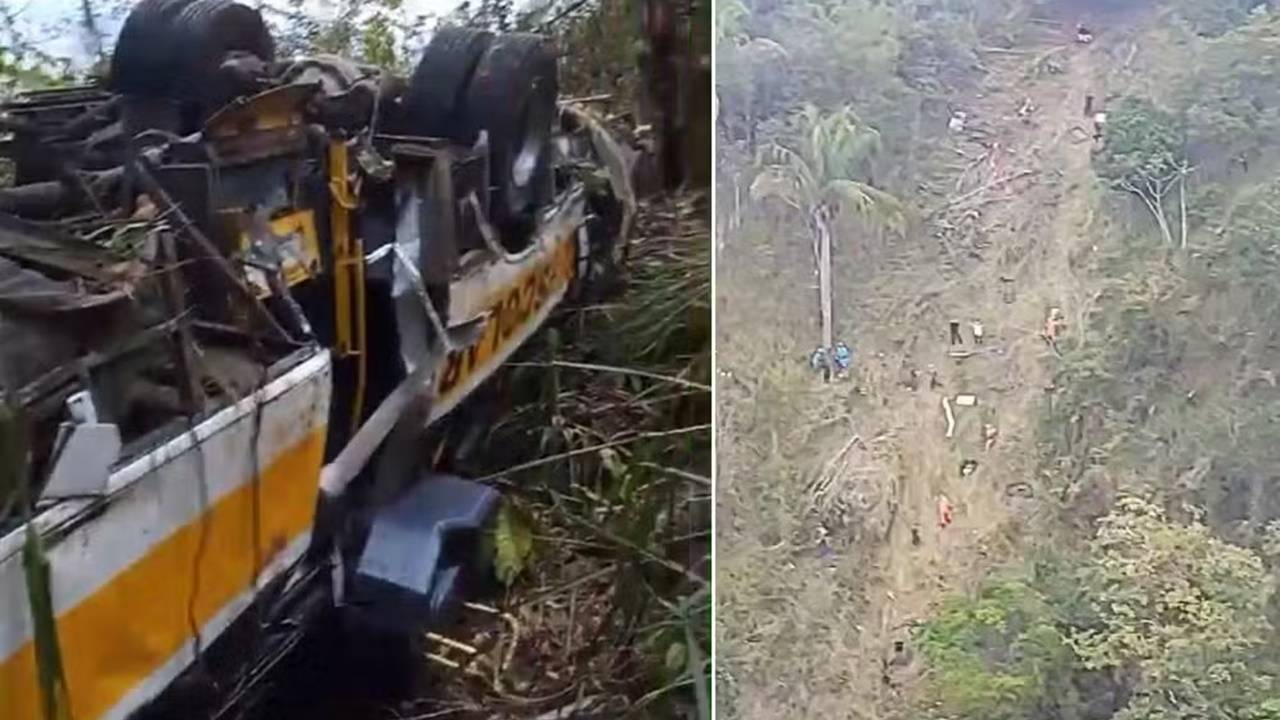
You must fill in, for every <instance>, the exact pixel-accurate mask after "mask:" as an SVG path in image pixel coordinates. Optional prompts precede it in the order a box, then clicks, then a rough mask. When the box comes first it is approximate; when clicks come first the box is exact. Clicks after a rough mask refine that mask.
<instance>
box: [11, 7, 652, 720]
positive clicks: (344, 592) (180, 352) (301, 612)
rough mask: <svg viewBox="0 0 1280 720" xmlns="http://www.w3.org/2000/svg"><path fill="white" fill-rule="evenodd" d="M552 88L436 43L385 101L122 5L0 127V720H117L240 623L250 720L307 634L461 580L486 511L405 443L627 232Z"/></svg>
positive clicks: (470, 571) (508, 43) (531, 61)
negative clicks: (3, 176) (247, 648)
mask: <svg viewBox="0 0 1280 720" xmlns="http://www.w3.org/2000/svg"><path fill="white" fill-rule="evenodd" d="M556 63H557V59H556V56H555V54H554V53H553V51H552V50H551V49H550V48H549V47H548V45H547V43H546V42H545V41H544V40H543V39H542V38H540V37H538V36H534V35H525V34H509V35H501V34H498V35H495V34H492V33H488V32H483V31H474V30H464V29H442V30H439V31H438V32H437V33H436V34H435V35H434V36H433V38H432V40H431V41H430V43H429V44H428V45H427V47H426V49H425V51H424V53H423V56H422V58H421V60H420V62H419V63H418V64H417V66H416V69H415V71H414V72H413V74H412V76H411V77H408V78H402V77H395V76H392V75H389V74H387V73H386V72H384V71H382V70H380V69H378V68H373V67H365V66H361V65H359V64H356V63H352V62H350V61H347V60H344V59H342V58H336V57H302V58H289V59H278V58H276V57H275V54H274V50H273V43H272V38H271V36H270V33H269V32H268V30H267V27H266V25H265V24H264V23H263V21H262V18H261V17H260V16H259V14H258V12H257V11H256V10H253V9H252V8H250V7H248V6H245V5H241V4H238V3H235V2H231V1H230V0H143V2H141V3H140V4H138V5H137V6H136V7H135V9H134V10H133V11H132V13H131V14H130V15H129V17H128V18H127V20H126V22H125V24H124V26H123V29H122V31H121V33H120V37H119V41H118V43H117V45H116V48H115V50H114V55H113V57H112V62H111V68H110V73H109V76H108V77H107V78H106V79H105V81H104V82H102V83H101V84H96V85H92V86H85V87H75V88H62V89H54V90H47V91H39V92H31V93H27V94H25V95H22V96H20V97H18V98H17V99H16V100H14V101H12V102H10V103H8V104H7V105H6V106H5V107H4V108H3V113H4V114H3V120H2V122H3V128H4V130H5V131H6V132H7V134H8V136H9V137H8V140H7V142H6V143H5V145H4V152H5V154H6V155H7V156H8V157H9V158H10V159H11V162H12V166H13V169H14V174H15V182H14V184H13V185H12V186H11V187H8V188H5V189H3V190H0V333H2V336H3V341H2V342H0V399H2V401H3V402H2V403H0V448H3V449H0V476H2V477H3V480H0V717H3V718H15V719H17V718H22V719H24V720H25V719H27V718H32V719H34V718H41V717H74V718H76V719H77V720H90V719H93V718H126V717H136V716H138V713H139V712H143V713H145V712H146V711H147V709H148V708H151V707H155V704H154V703H155V701H157V699H158V698H159V699H161V700H163V698H162V696H163V695H165V694H166V690H167V689H171V688H172V687H174V686H175V681H177V680H179V679H181V678H183V677H184V676H185V675H187V674H189V673H191V671H192V670H191V669H192V666H193V663H195V661H196V660H197V659H198V658H204V657H207V656H208V657H214V656H216V655H217V653H218V652H219V646H220V645H226V644H228V643H231V644H234V634H235V632H237V630H236V629H237V628H238V627H240V626H242V625H244V624H246V623H249V624H252V625H253V627H254V632H255V633H256V636H257V637H259V639H260V640H261V641H260V642H256V643H255V644H254V645H253V648H252V651H251V652H248V653H247V654H246V653H243V652H241V653H238V654H237V657H236V658H235V660H234V661H225V662H220V663H214V664H218V665H219V667H220V670H221V671H222V672H223V673H224V674H225V677H224V678H222V679H221V680H220V681H219V686H220V687H223V688H227V687H234V688H236V689H237V691H243V689H244V688H245V687H247V686H249V685H251V684H252V683H253V682H254V681H255V679H256V678H257V677H259V676H260V675H262V674H263V673H264V672H265V671H266V670H267V669H269V668H270V667H271V665H272V663H273V662H274V660H275V659H276V658H278V657H279V656H280V655H281V654H282V653H284V652H287V650H288V648H289V647H291V644H292V643H294V642H296V639H297V635H298V633H299V632H301V631H302V630H303V629H305V627H306V626H307V623H308V622H310V621H311V618H313V617H315V616H316V613H317V612H319V611H320V610H322V609H325V608H333V607H335V606H340V607H344V608H350V609H351V610H352V612H354V613H356V614H358V615H359V616H360V617H361V618H363V620H364V621H367V623H368V626H369V627H377V628H379V630H380V631H385V632H404V633H410V632H413V631H416V630H419V629H421V628H424V627H428V626H431V625H433V624H436V623H440V622H443V621H444V620H445V619H446V618H447V617H448V616H449V614H450V613H451V612H452V610H453V609H454V608H456V607H457V605H458V603H459V602H460V599H461V598H462V597H464V595H465V594H466V592H467V589H468V587H469V586H471V585H472V584H473V583H475V582H478V576H480V575H483V574H484V573H486V572H487V571H488V568H487V566H486V565H485V561H484V558H483V557H477V552H476V551H477V548H478V547H479V546H480V543H478V542H477V541H476V539H477V536H478V534H479V533H480V532H481V530H482V529H483V528H484V527H485V524H486V523H487V522H488V521H489V518H490V517H491V515H492V513H493V511H494V508H495V501H496V499H497V496H496V493H495V491H494V490H493V489H492V488H490V487H488V486H486V485H483V484H480V483H476V482H472V481H469V480H466V479H464V478H459V477H455V476H449V475H441V474H435V473H433V471H432V468H433V467H434V465H433V462H432V458H431V457H429V456H428V453H427V452H426V450H425V448H424V439H425V438H426V437H427V433H429V432H432V430H433V428H439V427H440V426H441V425H443V424H447V423H448V422H449V421H450V412H451V411H452V410H454V409H455V408H456V407H457V406H458V405H459V403H460V402H462V401H463V400H464V399H466V398H467V397H468V396H469V395H470V394H472V393H473V391H475V389H476V388H477V387H478V386H479V385H480V384H481V383H482V382H483V381H484V380H485V379H486V378H487V377H489V376H491V375H492V374H493V373H494V372H495V370H496V369H497V368H498V367H499V366H500V365H501V364H502V363H503V362H504V361H505V360H506V359H507V358H508V357H509V356H510V355H511V354H512V353H513V352H514V351H515V349H516V348H517V347H518V346H519V345H520V344H521V343H522V342H523V341H525V340H526V339H527V338H529V337H530V336H531V335H532V334H533V333H534V332H535V331H537V329H538V328H539V327H540V326H542V325H543V324H544V323H545V322H546V321H547V319H548V317H549V316H550V314H551V312H552V310H553V309H554V308H555V307H556V306H557V305H559V304H561V303H563V302H565V301H567V300H572V299H574V298H577V297H582V296H583V295H585V294H590V293H594V292H596V291H597V289H598V288H600V287H603V286H605V285H612V284H613V282H614V279H616V277H617V273H618V271H619V269H620V265H621V263H622V262H623V256H624V254H625V238H626V235H627V232H628V228H629V226H630V224H631V218H632V215H633V213H634V210H635V201H634V197H633V194H632V192H631V189H630V176H629V162H630V160H629V158H630V151H629V149H627V148H623V147H620V146H619V145H618V143H617V142H616V141H615V140H614V139H613V138H611V137H610V135H609V134H608V133H607V131H606V130H605V129H604V127H603V125H602V123H601V122H600V121H599V120H598V119H597V118H596V117H595V116H593V115H592V114H591V113H590V112H588V111H586V110H585V109H582V108H580V107H577V106H574V105H566V104H563V103H560V102H559V101H558V97H557V92H558V88H557V79H556ZM201 664H202V665H203V664H205V663H204V662H203V661H202V663H201ZM170 692H171V690H170ZM229 701H230V700H228V699H227V698H226V697H220V698H217V699H215V700H212V701H211V704H210V705H208V706H207V707H206V708H205V709H204V710H202V711H201V713H202V714H203V713H205V712H206V711H208V712H209V714H212V715H216V714H217V713H216V710H217V708H218V707H219V703H225V702H229ZM210 708H211V709H210ZM184 716H186V717H192V716H195V715H184Z"/></svg>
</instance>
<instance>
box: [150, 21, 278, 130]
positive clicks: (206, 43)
mask: <svg viewBox="0 0 1280 720" xmlns="http://www.w3.org/2000/svg"><path fill="white" fill-rule="evenodd" d="M172 32H173V34H174V37H175V40H176V42H177V43H178V47H177V50H178V52H177V54H176V56H175V58H174V59H175V61H176V67H177V70H178V77H179V78H180V80H181V82H180V84H179V86H178V87H177V88H176V90H177V94H178V96H179V97H181V98H182V99H184V100H191V101H195V102H204V101H206V100H207V99H209V98H210V94H211V93H212V94H213V95H214V96H213V98H212V99H213V104H215V105H219V106H220V105H221V104H222V103H223V102H225V101H227V100H230V98H226V97H218V94H219V93H224V92H225V91H226V89H225V88H220V87H218V85H219V83H217V82H216V77H217V70H218V66H219V65H221V64H222V61H223V59H224V58H225V57H226V56H227V54H228V53H231V52H236V51H239V52H244V53H248V54H250V55H253V56H255V57H257V58H258V59H260V60H262V61H263V62H271V61H272V60H274V59H275V42H274V41H273V40H272V39H271V31H270V30H269V29H267V24H266V23H265V22H264V21H263V19H262V15H261V14H260V13H259V12H258V11H257V10H255V9H253V8H251V7H249V6H248V5H242V4H240V3H238V2H234V1H233V0H195V2H193V3H191V4H190V5H188V6H187V7H185V8H183V10H182V12H181V13H179V14H178V15H177V17H175V18H174V20H173V25H172Z"/></svg>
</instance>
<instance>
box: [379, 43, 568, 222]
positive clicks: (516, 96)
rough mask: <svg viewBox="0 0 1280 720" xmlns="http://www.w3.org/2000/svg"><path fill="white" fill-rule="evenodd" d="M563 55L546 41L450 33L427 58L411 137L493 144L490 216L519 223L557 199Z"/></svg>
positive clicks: (409, 107) (408, 104) (416, 77)
mask: <svg viewBox="0 0 1280 720" xmlns="http://www.w3.org/2000/svg"><path fill="white" fill-rule="evenodd" d="M558 92H559V86H558V82H557V75H556V56H555V53H554V51H553V50H552V49H551V47H550V45H549V44H548V43H547V41H546V39H545V38H543V37H542V36H539V35H531V34H524V33H511V34H506V35H496V36H495V35H494V34H493V33H490V32H487V31H484V30H471V29H466V28H443V29H441V30H439V31H438V32H437V33H436V35H435V37H433V38H432V40H431V43H430V44H428V46H427V49H426V51H425V52H423V55H422V59H421V60H420V61H419V63H418V66H417V68H416V69H415V71H414V74H413V78H412V81H411V83H410V87H409V92H408V95H407V96H406V98H405V102H404V118H403V119H404V130H405V131H406V132H407V133H410V134H414V135H426V136H431V137H440V138H445V139H448V140H451V141H454V142H457V143H461V144H467V145H469V144H472V143H474V142H475V141H476V139H477V138H478V137H479V134H480V131H481V130H484V131H485V132H486V134H487V136H488V143H489V187H490V193H491V194H490V208H489V211H490V214H491V215H492V216H493V219H494V220H495V221H496V222H498V224H499V225H510V224H513V223H518V222H520V221H522V220H523V219H527V218H528V216H529V215H530V214H531V213H532V212H533V211H534V210H535V209H536V208H537V207H538V206H539V205H541V204H542V203H544V202H546V201H547V200H548V199H549V196H550V191H551V134H552V127H553V126H554V124H555V122H556V117H557V111H556V99H557V94H558Z"/></svg>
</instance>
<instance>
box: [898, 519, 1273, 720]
mask: <svg viewBox="0 0 1280 720" xmlns="http://www.w3.org/2000/svg"><path fill="white" fill-rule="evenodd" d="M1272 591H1273V582H1272V580H1271V578H1270V577H1269V575H1268V573H1267V571H1266V570H1265V568H1264V567H1263V562H1262V560H1261V559H1260V558H1259V557H1258V556H1256V555H1254V554H1253V553H1251V552H1249V551H1248V550H1245V549H1242V548H1238V547H1233V546H1230V545H1227V544H1226V543H1224V542H1222V541H1221V540H1219V539H1217V538H1215V537H1214V536H1213V534H1212V532H1211V531H1210V530H1209V528H1207V527H1206V526H1204V525H1201V524H1198V523H1189V524H1178V523H1174V522H1171V521H1169V520H1168V519H1167V518H1166V517H1165V516H1164V513H1163V512H1161V511H1160V510H1159V508H1157V507H1156V506H1154V505H1151V504H1150V503H1148V502H1145V501H1142V500H1139V499H1136V498H1133V497H1128V498H1122V499H1121V500H1120V501H1119V502H1118V503H1117V505H1116V508H1115V510H1113V511H1112V513H1111V514H1109V515H1107V516H1106V517H1105V518H1103V519H1102V521H1101V522H1100V524H1099V530H1098V534H1097V537H1096V538H1095V539H1094V540H1093V541H1092V542H1091V543H1090V544H1089V546H1088V547H1087V551H1086V552H1083V553H1080V554H1079V555H1078V556H1074V557H1071V558H1066V557H1063V556H1056V557H1055V558H1054V559H1053V561H1052V563H1042V564H1041V565H1040V566H1038V567H1034V568H1033V569H1031V570H1030V571H1022V572H1015V573H1012V574H1011V575H1010V576H1009V577H1007V578H1004V579H993V580H988V581H987V582H986V583H985V584H984V585H983V587H982V589H981V590H980V591H979V593H978V594H977V595H976V597H973V598H953V599H952V600H951V601H949V602H948V604H947V605H946V606H945V607H944V609H943V610H942V612H941V613H939V615H938V617H937V618H935V619H934V620H932V621H930V622H929V623H927V624H926V625H925V626H924V628H923V629H922V631H921V632H920V633H919V637H918V643H919V646H920V648H921V652H922V653H923V654H924V655H925V657H926V659H927V660H928V661H929V663H930V666H931V667H932V668H934V672H933V675H932V676H931V677H930V679H929V681H928V683H927V684H928V688H929V690H928V696H927V697H928V698H929V700H930V701H931V702H932V703H936V705H935V707H938V706H940V707H942V708H945V713H946V714H947V715H951V716H953V717H956V716H958V717H960V718H974V719H975V720H977V719H978V718H983V719H986V718H1009V719H1010V720H1013V719H1014V718H1076V717H1086V716H1092V717H1097V716H1102V717H1114V718H1117V719H1123V720H1137V719H1139V718H1140V719H1142V720H1156V719H1162V720H1163V719H1166V718H1191V717H1195V718H1220V719H1222V720H1256V719H1258V718H1264V717H1271V715H1270V713H1273V712H1274V711H1275V709H1276V706H1275V702H1274V700H1273V699H1272V698H1273V695H1274V692H1275V690H1276V689H1277V688H1276V684H1275V680H1274V678H1273V676H1272V675H1271V673H1270V672H1269V670H1268V668H1270V667H1271V663H1270V662H1269V658H1268V656H1267V653H1266V648H1267V645H1266V643H1267V637H1268V635H1269V634H1270V632H1271V624H1270V622H1269V621H1268V619H1267V617H1266V612H1265V610H1266V606H1267V602H1268V600H1269V598H1270V597H1271V594H1272ZM1099 713H1101V714H1100V715H1099Z"/></svg>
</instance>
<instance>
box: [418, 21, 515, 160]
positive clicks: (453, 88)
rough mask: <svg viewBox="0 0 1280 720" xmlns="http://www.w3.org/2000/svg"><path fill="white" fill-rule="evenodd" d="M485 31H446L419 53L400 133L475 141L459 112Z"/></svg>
mask: <svg viewBox="0 0 1280 720" xmlns="http://www.w3.org/2000/svg"><path fill="white" fill-rule="evenodd" d="M491 44H493V33H491V32H488V31H487V30H472V29H468V28H455V27H446V28H441V29H440V30H437V31H436V34H435V35H434V36H433V37H432V38H431V42H430V43H428V44H427V48H426V50H423V51H422V58H421V59H420V60H418V66H417V68H415V69H414V71H413V78H412V79H411V80H410V82H409V92H408V94H407V95H406V96H405V100H404V128H403V129H404V132H405V133H407V134H410V135H425V136H427V137H437V138H444V139H447V140H453V141H455V142H460V143H471V142H474V141H475V128H473V127H470V126H469V125H468V124H467V123H466V118H465V117H464V115H463V113H462V112H461V110H462V106H463V104H464V102H465V100H466V92H467V87H468V86H469V85H470V84H471V76H472V75H473V74H474V73H475V71H476V65H478V64H479V63H480V58H481V57H482V56H483V55H484V53H485V51H486V50H488V49H489V46H490V45H491Z"/></svg>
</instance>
